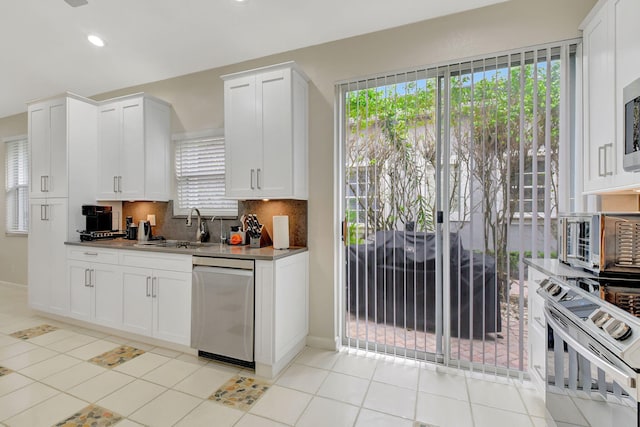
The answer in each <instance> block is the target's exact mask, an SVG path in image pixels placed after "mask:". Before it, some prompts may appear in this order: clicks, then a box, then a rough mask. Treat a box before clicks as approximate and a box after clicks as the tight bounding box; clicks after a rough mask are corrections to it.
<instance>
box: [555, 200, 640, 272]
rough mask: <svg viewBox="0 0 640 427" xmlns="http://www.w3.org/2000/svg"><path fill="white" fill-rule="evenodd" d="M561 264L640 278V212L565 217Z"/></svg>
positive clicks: (561, 219)
mask: <svg viewBox="0 0 640 427" xmlns="http://www.w3.org/2000/svg"><path fill="white" fill-rule="evenodd" d="M559 234H560V236H559V239H558V241H559V253H558V259H559V260H560V262H563V263H565V264H569V265H571V266H574V267H579V268H582V269H585V270H587V271H590V272H592V273H594V274H596V275H603V276H611V275H622V274H628V273H631V274H638V275H640V212H625V213H611V212H607V213H593V214H564V215H561V216H560V218H559Z"/></svg>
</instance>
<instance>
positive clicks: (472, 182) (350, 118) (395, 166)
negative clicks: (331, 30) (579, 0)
mask: <svg viewBox="0 0 640 427" xmlns="http://www.w3.org/2000/svg"><path fill="white" fill-rule="evenodd" d="M547 64H550V67H547ZM536 72H537V74H536ZM547 75H549V76H551V79H550V81H551V84H550V85H547ZM438 85H440V87H441V88H444V86H445V84H444V82H443V78H442V77H433V78H428V79H422V80H419V81H417V82H409V83H398V84H390V85H386V86H380V87H378V88H373V89H365V90H355V91H351V92H348V93H347V94H346V99H345V101H346V105H345V113H346V118H347V123H346V137H347V146H346V155H347V168H360V167H366V168H367V178H368V183H367V185H368V187H367V191H366V192H364V194H363V193H358V191H357V190H358V189H357V188H355V187H356V186H353V185H352V187H351V190H352V192H353V194H360V199H359V203H361V205H360V206H359V207H358V209H359V210H360V211H362V212H364V213H365V214H366V218H367V219H366V224H364V227H365V230H367V232H371V231H376V230H391V229H397V228H398V227H399V225H400V224H406V223H407V222H414V223H415V224H416V227H417V229H418V230H425V231H432V230H434V228H435V227H434V216H435V205H436V200H435V189H436V177H435V171H436V170H438V168H437V167H436V163H437V159H436V142H437V140H438V137H439V134H440V133H441V132H444V131H445V128H444V123H443V122H441V121H440V120H439V119H438V117H439V115H440V117H445V116H446V117H447V118H448V129H446V131H447V132H448V135H446V137H448V140H449V141H450V151H451V154H452V157H451V159H443V160H442V161H443V162H447V161H448V162H449V164H450V165H451V171H452V176H450V177H448V179H449V182H450V192H449V194H448V195H447V196H448V197H449V205H450V206H451V207H452V208H455V210H457V211H458V212H459V213H460V221H461V223H462V222H464V221H466V220H469V219H470V218H471V213H472V212H474V213H480V214H481V216H482V218H483V229H482V230H478V231H481V232H482V233H483V235H484V237H485V241H484V246H485V248H484V251H485V253H494V254H495V256H496V258H497V263H498V268H499V269H500V270H501V271H506V269H507V268H512V269H513V267H514V266H515V267H516V268H517V261H518V258H517V256H518V255H517V253H516V255H514V253H513V252H511V253H508V252H507V237H508V235H507V233H508V227H509V225H510V224H511V223H512V221H513V214H514V213H515V212H517V211H518V210H519V209H518V208H519V203H521V201H520V188H519V186H518V185H517V184H518V183H517V179H514V177H517V176H518V172H519V171H520V168H521V164H531V163H532V162H533V161H534V160H535V159H536V158H537V156H538V155H541V154H542V153H545V154H548V155H549V156H550V158H551V165H550V166H551V170H552V171H557V169H558V151H559V129H560V127H559V117H560V114H559V108H560V62H559V61H556V60H554V61H551V62H549V63H546V62H542V63H538V65H537V66H534V65H533V64H525V65H515V66H512V67H510V68H506V67H503V68H498V69H497V71H496V70H486V71H483V72H475V73H471V72H466V73H461V74H451V76H450V80H449V82H448V90H447V91H445V90H440V91H438V90H437V89H438ZM445 93H448V95H449V101H450V102H448V103H447V104H446V105H448V107H449V110H448V115H446V114H445V112H444V111H441V112H439V111H437V106H438V105H445V103H444V102H440V103H438V102H437V101H438V99H437V96H438V94H442V96H444V94H445ZM547 102H549V103H550V114H549V115H545V110H546V109H547ZM547 139H548V140H549V145H548V148H549V151H548V152H544V150H542V149H541V147H544V145H545V141H546V140H547ZM536 144H537V146H536ZM523 155H524V156H525V158H524V159H522V158H521V156H523ZM443 179H446V178H443ZM514 180H515V181H516V184H515V185H514ZM350 185H351V184H350ZM551 185H552V187H553V188H554V191H552V195H553V198H554V199H553V200H552V213H554V210H555V209H556V206H557V200H556V198H557V175H556V174H555V173H553V174H552V177H551ZM471 193H474V194H476V193H477V194H480V195H481V197H476V198H475V199H474V200H473V202H474V205H473V206H471V204H470V203H471V198H470V196H469V195H470V194H471ZM555 213H557V212H555ZM354 233H355V231H354ZM356 234H357V233H356ZM354 235H355V234H354ZM350 238H351V237H350ZM514 256H515V257H516V258H514ZM514 263H515V264H514ZM509 266H510V267H509Z"/></svg>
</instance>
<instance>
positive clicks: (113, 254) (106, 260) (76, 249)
mask: <svg viewBox="0 0 640 427" xmlns="http://www.w3.org/2000/svg"><path fill="white" fill-rule="evenodd" d="M67 259H75V260H78V261H89V262H99V263H103V264H118V251H115V250H110V249H97V248H91V247H80V246H69V247H67Z"/></svg>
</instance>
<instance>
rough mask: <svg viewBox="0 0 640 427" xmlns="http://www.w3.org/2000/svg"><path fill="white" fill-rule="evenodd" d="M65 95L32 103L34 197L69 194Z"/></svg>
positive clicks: (30, 112) (31, 140)
mask: <svg viewBox="0 0 640 427" xmlns="http://www.w3.org/2000/svg"><path fill="white" fill-rule="evenodd" d="M66 118H67V113H66V100H65V98H61V99H56V100H49V101H44V102H41V103H36V104H31V105H29V114H28V121H29V124H28V127H29V156H30V163H31V170H30V172H29V175H30V184H29V185H30V193H29V195H30V197H66V196H67V149H66V147H67V120H66Z"/></svg>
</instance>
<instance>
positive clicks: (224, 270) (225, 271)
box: [193, 265, 253, 277]
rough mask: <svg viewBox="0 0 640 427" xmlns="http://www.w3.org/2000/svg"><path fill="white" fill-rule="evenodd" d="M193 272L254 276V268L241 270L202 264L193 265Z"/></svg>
mask: <svg viewBox="0 0 640 427" xmlns="http://www.w3.org/2000/svg"><path fill="white" fill-rule="evenodd" d="M193 274H194V275H196V274H222V275H226V276H244V277H253V270H240V269H237V268H222V267H206V266H201V265H195V266H193Z"/></svg>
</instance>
